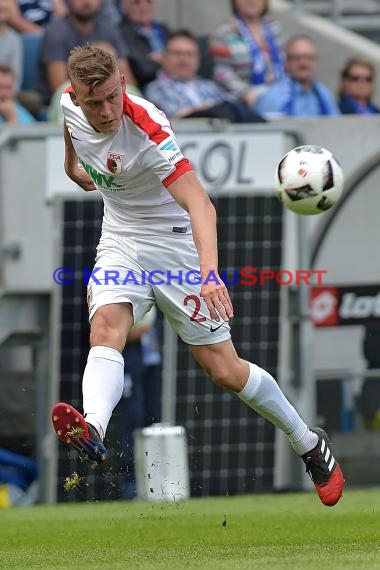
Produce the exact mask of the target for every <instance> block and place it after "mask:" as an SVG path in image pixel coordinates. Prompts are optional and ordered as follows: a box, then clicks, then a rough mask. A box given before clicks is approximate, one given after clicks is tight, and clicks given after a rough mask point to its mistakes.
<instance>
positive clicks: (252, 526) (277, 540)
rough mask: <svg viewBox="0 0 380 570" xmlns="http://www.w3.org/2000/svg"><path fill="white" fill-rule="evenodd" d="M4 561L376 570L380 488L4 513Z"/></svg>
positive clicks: (63, 568) (0, 516) (58, 566)
mask: <svg viewBox="0 0 380 570" xmlns="http://www.w3.org/2000/svg"><path fill="white" fill-rule="evenodd" d="M0 568H1V569H4V570H5V569H6V570H9V569H11V568H17V569H18V570H21V569H24V568H25V569H26V568H27V569H28V570H34V569H35V568H40V569H41V568H42V569H54V570H71V569H78V570H82V569H91V570H97V569H99V570H105V569H112V570H113V569H119V568H123V569H125V570H134V569H136V570H137V569H138V570H159V569H165V570H172V569H176V570H182V569H186V570H188V569H189V570H191V569H202V570H211V569H212V570H235V569H236V570H245V569H260V570H261V569H271V570H281V569H283V568H289V569H290V568H292V569H296V570H298V569H299V570H301V569H306V570H314V569H318V570H325V569H326V570H327V569H333V570H337V569H345V570H347V569H352V570H359V569H362V568H366V569H373V570H375V569H376V570H378V569H380V489H379V490H368V491H347V492H346V493H345V495H344V497H343V499H342V500H341V502H340V503H339V504H338V505H337V506H336V507H333V508H327V507H324V506H323V505H321V504H320V503H319V500H318V499H317V497H316V495H315V494H311V493H302V494H301V493H300V494H285V495H249V496H244V497H224V498H212V499H192V500H189V501H184V502H177V503H151V502H149V503H143V502H137V501H135V502H122V501H120V502H112V503H109V502H108V503H91V504H90V503H75V504H65V505H53V506H43V505H41V506H34V507H28V508H14V509H9V510H3V511H0Z"/></svg>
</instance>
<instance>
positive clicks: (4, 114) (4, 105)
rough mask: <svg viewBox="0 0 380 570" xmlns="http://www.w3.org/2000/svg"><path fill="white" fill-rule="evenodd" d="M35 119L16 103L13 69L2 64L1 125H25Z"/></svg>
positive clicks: (0, 77)
mask: <svg viewBox="0 0 380 570" xmlns="http://www.w3.org/2000/svg"><path fill="white" fill-rule="evenodd" d="M34 121H35V119H34V117H33V116H32V115H31V114H30V113H29V111H27V110H26V109H25V108H24V107H22V105H20V103H18V102H17V101H16V81H15V76H14V73H13V71H12V68H11V67H10V66H9V65H7V64H5V63H0V124H4V123H9V124H12V125H17V124H20V125H25V124H28V123H34Z"/></svg>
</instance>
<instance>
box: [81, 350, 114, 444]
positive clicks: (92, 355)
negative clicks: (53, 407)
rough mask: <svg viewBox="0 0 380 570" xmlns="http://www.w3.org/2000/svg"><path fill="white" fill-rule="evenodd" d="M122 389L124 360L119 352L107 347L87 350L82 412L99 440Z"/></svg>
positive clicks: (104, 431) (102, 435) (102, 436)
mask: <svg viewBox="0 0 380 570" xmlns="http://www.w3.org/2000/svg"><path fill="white" fill-rule="evenodd" d="M123 386H124V358H123V357H122V355H121V354H120V352H119V351H118V350H116V349H114V348H110V347H108V346H94V347H93V348H91V350H90V352H89V353H88V358H87V364H86V368H85V370H84V374H83V383H82V390H83V411H84V414H85V417H86V422H88V423H90V424H91V425H93V426H94V428H95V429H96V430H97V431H98V433H99V435H100V437H101V438H102V439H103V438H104V435H105V433H106V429H107V426H108V422H109V421H110V418H111V415H112V412H113V409H114V407H115V406H116V404H117V403H118V401H119V400H120V398H121V395H122V393H123Z"/></svg>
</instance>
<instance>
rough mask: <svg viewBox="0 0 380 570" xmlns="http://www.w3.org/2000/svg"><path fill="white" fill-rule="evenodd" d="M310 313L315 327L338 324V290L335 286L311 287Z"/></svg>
mask: <svg viewBox="0 0 380 570" xmlns="http://www.w3.org/2000/svg"><path fill="white" fill-rule="evenodd" d="M310 315H311V320H312V321H313V324H314V325H315V326H316V327H334V326H337V325H339V321H340V318H339V291H338V289H337V287H323V288H313V289H312V290H311V307H310Z"/></svg>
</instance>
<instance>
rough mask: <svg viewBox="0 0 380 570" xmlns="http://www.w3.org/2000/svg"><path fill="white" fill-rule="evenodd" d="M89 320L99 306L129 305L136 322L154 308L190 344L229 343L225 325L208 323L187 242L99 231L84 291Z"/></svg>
mask: <svg viewBox="0 0 380 570" xmlns="http://www.w3.org/2000/svg"><path fill="white" fill-rule="evenodd" d="M87 291H88V295H87V300H88V306H89V318H90V320H91V319H92V317H93V316H94V314H95V312H96V311H97V309H98V308H99V307H102V306H103V305H110V304H113V303H131V305H132V308H133V317H134V321H135V322H137V321H138V320H140V319H141V317H142V316H143V315H144V314H145V313H146V312H147V311H149V309H150V308H151V307H152V305H154V304H157V305H158V306H159V308H160V309H161V310H162V312H163V313H164V315H165V316H166V318H167V319H168V320H169V322H170V323H171V325H172V326H173V328H174V330H175V331H176V332H177V334H178V335H179V336H180V337H181V339H182V340H183V341H184V342H186V343H187V344H191V345H206V344H216V343H218V342H222V341H224V340H228V339H229V338H230V336H231V335H230V327H229V325H228V324H227V323H225V322H222V321H220V322H218V321H213V320H212V319H211V318H210V314H209V311H208V309H207V306H206V303H205V302H204V300H203V299H202V298H201V297H200V291H201V284H200V274H199V259H198V253H197V250H196V248H195V245H194V242H193V239H192V237H190V236H183V237H180V238H179V237H164V236H153V237H149V239H148V238H143V237H141V238H140V237H138V238H135V237H134V238H133V239H132V238H130V237H126V236H122V235H118V234H114V233H110V232H103V233H102V237H101V238H100V241H99V245H98V248H97V256H96V260H95V267H94V269H93V271H92V274H91V277H90V280H89V283H88V287H87Z"/></svg>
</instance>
